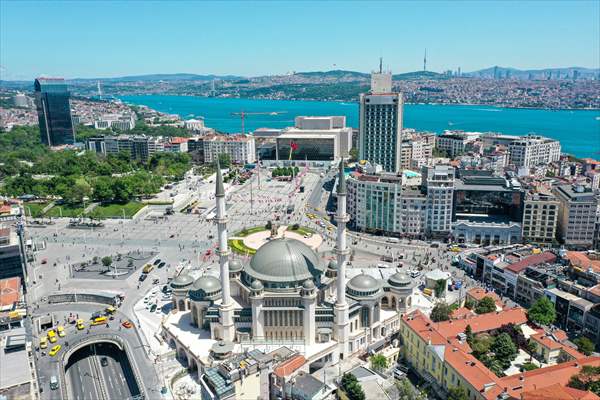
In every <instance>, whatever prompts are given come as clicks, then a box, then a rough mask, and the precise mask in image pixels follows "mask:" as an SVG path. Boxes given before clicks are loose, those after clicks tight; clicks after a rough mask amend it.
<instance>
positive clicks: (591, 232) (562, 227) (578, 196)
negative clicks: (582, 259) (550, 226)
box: [552, 185, 599, 249]
mask: <svg viewBox="0 0 600 400" xmlns="http://www.w3.org/2000/svg"><path fill="white" fill-rule="evenodd" d="M552 192H553V194H554V195H555V196H556V199H557V200H558V201H559V203H560V206H559V209H558V223H557V232H558V239H559V241H560V242H561V243H563V244H564V245H565V246H567V247H569V248H582V249H587V248H591V247H592V245H593V243H594V241H595V234H596V221H597V213H598V204H599V195H598V194H596V193H594V192H592V190H591V189H590V188H586V187H584V186H582V185H560V186H555V187H554V188H553V191H552Z"/></svg>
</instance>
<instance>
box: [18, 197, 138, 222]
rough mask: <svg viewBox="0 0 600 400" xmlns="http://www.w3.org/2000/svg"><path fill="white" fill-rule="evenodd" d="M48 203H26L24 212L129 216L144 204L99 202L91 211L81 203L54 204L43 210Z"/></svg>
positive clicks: (36, 215) (47, 215)
mask: <svg viewBox="0 0 600 400" xmlns="http://www.w3.org/2000/svg"><path fill="white" fill-rule="evenodd" d="M48 204H49V203H26V205H25V207H24V208H25V214H26V215H27V216H30V217H32V218H61V217H62V218H79V217H86V218H95V219H107V218H131V217H133V216H134V215H135V214H136V213H137V212H138V211H140V210H141V209H142V208H143V207H144V206H145V204H144V203H141V202H139V201H129V202H127V203H124V204H119V203H112V204H99V205H97V206H96V207H93V208H92V209H91V211H89V212H84V211H85V208H84V207H83V206H81V205H70V204H55V205H54V206H52V207H51V208H50V209H48V210H46V212H43V210H44V208H46V207H47V206H48Z"/></svg>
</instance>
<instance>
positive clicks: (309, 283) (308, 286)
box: [302, 279, 315, 290]
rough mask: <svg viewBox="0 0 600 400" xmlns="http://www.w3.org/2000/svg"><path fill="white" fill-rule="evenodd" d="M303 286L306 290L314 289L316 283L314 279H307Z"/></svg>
mask: <svg viewBox="0 0 600 400" xmlns="http://www.w3.org/2000/svg"><path fill="white" fill-rule="evenodd" d="M302 288H303V289H304V290H312V289H314V288H315V283H314V282H313V281H312V279H307V280H305V281H304V283H303V284H302Z"/></svg>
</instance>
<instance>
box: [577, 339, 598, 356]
mask: <svg viewBox="0 0 600 400" xmlns="http://www.w3.org/2000/svg"><path fill="white" fill-rule="evenodd" d="M573 343H575V344H576V345H577V350H579V351H580V352H582V353H583V354H585V355H586V356H589V355H591V354H592V353H593V352H594V347H595V346H594V342H592V341H591V340H590V339H588V338H587V337H585V336H580V337H578V338H577V339H575V340H573Z"/></svg>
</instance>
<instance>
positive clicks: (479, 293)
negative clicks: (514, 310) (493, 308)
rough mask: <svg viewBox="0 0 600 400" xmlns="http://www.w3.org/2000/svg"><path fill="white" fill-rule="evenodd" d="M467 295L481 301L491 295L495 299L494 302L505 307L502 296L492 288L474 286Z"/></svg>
mask: <svg viewBox="0 0 600 400" xmlns="http://www.w3.org/2000/svg"><path fill="white" fill-rule="evenodd" d="M467 296H468V297H471V298H472V299H473V300H475V301H479V300H481V299H483V298H484V297H491V298H492V299H494V302H495V303H496V305H497V306H498V307H500V308H502V307H504V303H503V302H502V299H500V296H498V295H497V294H496V293H495V292H493V291H490V290H485V289H483V288H479V287H474V288H472V289H470V290H469V291H468V292H467Z"/></svg>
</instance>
